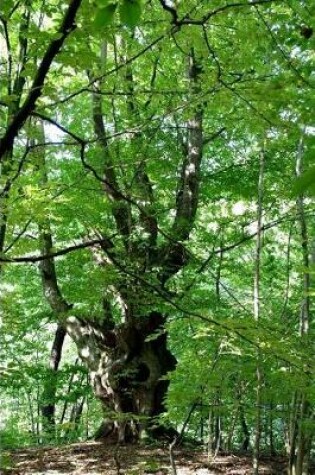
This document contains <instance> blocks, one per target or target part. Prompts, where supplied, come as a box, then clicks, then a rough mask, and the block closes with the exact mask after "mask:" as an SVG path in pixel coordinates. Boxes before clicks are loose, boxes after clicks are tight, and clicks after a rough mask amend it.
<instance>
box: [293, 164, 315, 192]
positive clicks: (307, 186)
mask: <svg viewBox="0 0 315 475" xmlns="http://www.w3.org/2000/svg"><path fill="white" fill-rule="evenodd" d="M307 190H308V191H309V192H310V194H312V195H313V194H315V167H312V168H310V169H309V170H307V171H306V172H305V173H303V175H302V176H300V177H299V178H298V179H297V180H296V182H295V184H294V186H293V195H295V196H296V195H300V194H302V193H305V191H307Z"/></svg>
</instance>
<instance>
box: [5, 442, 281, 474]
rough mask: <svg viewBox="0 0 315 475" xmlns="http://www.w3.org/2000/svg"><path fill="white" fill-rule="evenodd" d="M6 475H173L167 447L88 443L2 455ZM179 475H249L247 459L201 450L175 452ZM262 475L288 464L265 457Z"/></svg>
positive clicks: (248, 458) (274, 471) (278, 459)
mask: <svg viewBox="0 0 315 475" xmlns="http://www.w3.org/2000/svg"><path fill="white" fill-rule="evenodd" d="M2 459H3V460H2V466H4V467H7V468H5V469H2V471H0V473H1V474H3V475H24V474H25V475H44V474H45V475H68V474H70V473H71V474H73V475H125V474H126V475H146V474H156V475H167V474H171V473H172V470H171V464H170V457H169V451H168V448H167V447H166V448H156V447H155V448H152V447H142V446H139V445H127V446H119V447H117V446H110V445H104V444H102V443H98V442H85V443H80V444H71V445H67V446H61V447H36V448H26V449H19V450H12V451H5V452H3V453H2ZM174 460H175V463H176V471H177V475H193V474H194V475H219V474H226V475H250V473H251V459H250V457H247V456H236V455H219V456H217V457H216V458H215V459H214V460H208V458H207V454H205V453H204V452H202V451H201V450H198V451H195V450H187V449H178V450H175V452H174ZM259 473H260V474H261V475H280V474H283V473H285V461H284V459H282V458H281V457H279V458H272V459H268V458H263V459H262V462H261V466H260V472H259Z"/></svg>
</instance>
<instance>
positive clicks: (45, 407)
mask: <svg viewBox="0 0 315 475" xmlns="http://www.w3.org/2000/svg"><path fill="white" fill-rule="evenodd" d="M65 336H66V330H65V329H64V327H63V326H62V325H60V324H58V326H57V330H56V332H55V338H54V341H53V344H52V348H51V352H50V359H49V368H48V375H47V378H45V381H44V389H43V395H42V400H43V403H42V408H41V412H42V417H43V430H44V434H45V436H47V437H48V438H49V439H50V438H54V436H55V425H56V421H55V399H56V389H57V376H58V368H59V363H60V360H61V354H62V347H63V343H64V339H65Z"/></svg>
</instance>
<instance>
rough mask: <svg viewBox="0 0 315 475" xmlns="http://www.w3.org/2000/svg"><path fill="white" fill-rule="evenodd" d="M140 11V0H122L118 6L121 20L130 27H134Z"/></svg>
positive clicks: (137, 21)
mask: <svg viewBox="0 0 315 475" xmlns="http://www.w3.org/2000/svg"><path fill="white" fill-rule="evenodd" d="M141 13H142V4H141V0H123V2H122V3H121V5H120V7H119V15H120V20H121V22H122V23H123V24H124V25H126V26H129V27H131V28H133V27H135V26H136V25H137V24H138V23H139V20H140V17H141Z"/></svg>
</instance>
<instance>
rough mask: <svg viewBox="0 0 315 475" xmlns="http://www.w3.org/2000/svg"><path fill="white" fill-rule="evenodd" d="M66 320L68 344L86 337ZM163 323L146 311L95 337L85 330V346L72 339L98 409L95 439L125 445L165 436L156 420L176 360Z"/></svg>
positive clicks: (77, 325) (72, 320)
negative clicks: (98, 426) (100, 420)
mask: <svg viewBox="0 0 315 475" xmlns="http://www.w3.org/2000/svg"><path fill="white" fill-rule="evenodd" d="M68 321H69V323H68V332H69V334H70V335H71V336H72V337H73V338H74V339H77V335H79V334H81V335H83V334H84V333H85V332H86V330H87V328H86V327H85V326H84V324H82V322H80V321H79V320H78V319H76V318H75V317H73V318H72V317H70V318H69V319H68ZM164 321H165V318H164V316H163V315H162V314H160V313H157V312H152V313H151V314H149V315H148V316H146V317H141V319H140V318H139V319H138V321H137V322H134V323H133V324H132V325H131V324H129V323H123V324H121V325H119V326H117V327H116V328H115V329H113V330H105V331H103V332H100V331H99V329H98V330H97V329H95V328H94V329H93V330H92V327H91V326H90V327H89V329H88V332H93V334H94V338H89V339H88V340H86V342H85V344H84V343H83V341H84V338H83V340H81V341H80V339H79V340H77V344H78V347H79V353H80V355H81V357H82V359H83V360H85V361H86V363H87V366H88V368H89V370H90V375H91V381H92V384H93V387H94V391H95V394H96V396H97V397H98V398H100V400H101V401H102V403H103V407H104V423H103V424H102V430H101V431H98V434H97V435H98V437H99V438H101V437H104V438H105V437H110V438H113V439H114V440H118V441H120V442H129V441H131V440H137V439H139V438H142V437H144V436H145V435H146V434H151V435H153V436H159V435H164V434H165V429H164V428H162V427H161V426H159V425H158V421H157V419H156V418H157V416H159V415H160V414H161V413H162V412H164V410H165V406H164V400H165V397H166V393H167V388H168V384H169V383H168V380H167V378H166V376H167V373H168V372H169V371H172V370H174V368H175V364H176V360H175V358H174V356H173V355H172V353H171V352H170V350H169V349H168V348H167V336H166V333H165V332H164V331H163V325H164ZM155 333H156V335H155ZM90 335H91V333H90ZM148 337H149V338H148ZM92 342H93V343H92Z"/></svg>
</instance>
